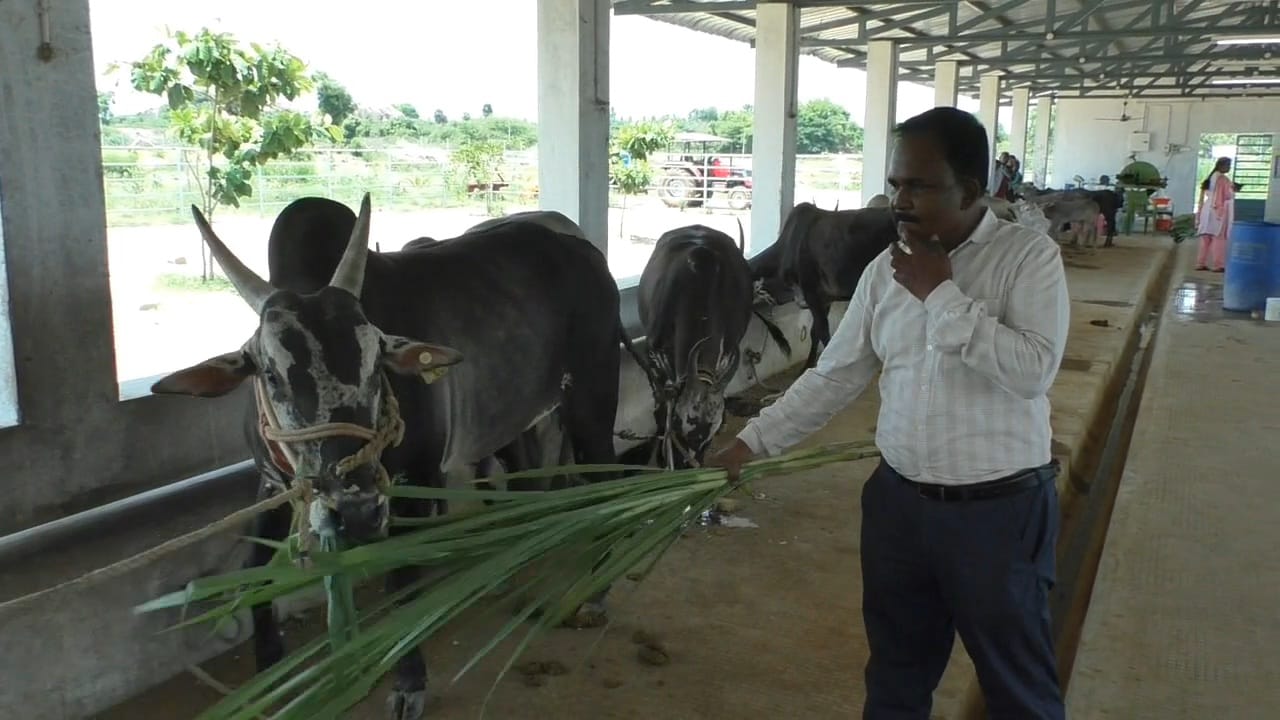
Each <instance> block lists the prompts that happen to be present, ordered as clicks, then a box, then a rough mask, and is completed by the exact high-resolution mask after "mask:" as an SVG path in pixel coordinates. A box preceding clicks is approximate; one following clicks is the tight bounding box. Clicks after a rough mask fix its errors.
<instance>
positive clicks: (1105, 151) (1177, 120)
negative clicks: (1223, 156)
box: [1052, 98, 1280, 214]
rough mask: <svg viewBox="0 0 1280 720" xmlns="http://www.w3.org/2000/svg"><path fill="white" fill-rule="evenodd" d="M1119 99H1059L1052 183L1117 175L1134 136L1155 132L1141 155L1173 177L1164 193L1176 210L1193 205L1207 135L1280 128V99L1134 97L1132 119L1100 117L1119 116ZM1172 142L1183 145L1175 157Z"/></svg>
mask: <svg viewBox="0 0 1280 720" xmlns="http://www.w3.org/2000/svg"><path fill="white" fill-rule="evenodd" d="M1122 103H1123V101H1122V100H1120V99H1110V98H1108V99H1090V98H1080V99H1072V98H1063V99H1059V100H1058V103H1057V104H1058V117H1057V120H1056V122H1055V123H1054V137H1053V140H1052V145H1053V150H1052V152H1053V183H1054V185H1056V186H1058V187H1061V186H1062V185H1063V184H1064V183H1068V182H1071V178H1072V177H1073V176H1075V175H1082V176H1084V177H1086V178H1096V177H1098V176H1099V175H1103V174H1105V175H1109V176H1111V177H1112V178H1114V177H1115V176H1116V173H1118V172H1120V170H1121V169H1122V168H1123V167H1124V166H1125V165H1126V164H1127V163H1128V157H1129V150H1128V148H1129V144H1128V137H1129V134H1130V133H1132V132H1135V131H1142V132H1148V133H1151V152H1145V153H1138V159H1139V160H1144V161H1146V162H1149V163H1151V164H1152V165H1155V166H1156V167H1157V168H1159V169H1160V171H1161V174H1162V175H1164V176H1165V177H1168V178H1169V187H1168V188H1167V189H1166V190H1165V194H1166V195H1168V196H1169V197H1171V198H1173V203H1174V211H1175V212H1177V213H1179V214H1181V213H1185V212H1191V210H1192V208H1193V207H1194V204H1193V203H1194V200H1195V186H1196V183H1197V182H1198V181H1199V180H1200V179H1201V178H1196V177H1195V175H1196V153H1197V152H1198V150H1199V146H1200V136H1201V135H1202V134H1204V133H1211V132H1223V133H1233V132H1234V133H1256V132H1275V131H1277V130H1280V99H1262V98H1211V99H1204V100H1181V99H1165V98H1153V99H1151V100H1149V101H1143V100H1141V99H1135V100H1130V101H1129V107H1128V113H1129V115H1130V116H1131V117H1133V118H1135V119H1133V120H1130V121H1128V122H1116V121H1114V120H1098V119H1097V118H1104V117H1119V116H1120V112H1121V110H1122ZM1169 143H1174V144H1177V145H1181V146H1183V149H1182V150H1181V151H1180V152H1178V153H1175V154H1173V155H1170V154H1168V153H1167V152H1166V150H1165V148H1166V146H1167V145H1168V144H1169Z"/></svg>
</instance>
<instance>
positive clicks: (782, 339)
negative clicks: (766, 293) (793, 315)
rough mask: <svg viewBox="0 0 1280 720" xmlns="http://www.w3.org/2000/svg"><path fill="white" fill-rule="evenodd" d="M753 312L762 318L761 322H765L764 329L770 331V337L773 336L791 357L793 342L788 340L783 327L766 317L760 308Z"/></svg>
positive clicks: (779, 346)
mask: <svg viewBox="0 0 1280 720" xmlns="http://www.w3.org/2000/svg"><path fill="white" fill-rule="evenodd" d="M751 312H753V313H755V316H756V317H758V318H760V322H762V323H764V329H765V330H768V331H769V337H771V338H773V341H774V342H775V343H777V344H778V348H779V349H780V350H782V352H783V353H785V354H786V356H787V357H791V343H790V342H788V341H787V336H786V335H785V334H783V332H782V328H780V327H778V326H777V325H776V324H775V323H774V322H773V321H772V320H770V319H769V318H767V317H765V316H764V313H762V312H760V311H759V310H754V309H753V310H752V311H751Z"/></svg>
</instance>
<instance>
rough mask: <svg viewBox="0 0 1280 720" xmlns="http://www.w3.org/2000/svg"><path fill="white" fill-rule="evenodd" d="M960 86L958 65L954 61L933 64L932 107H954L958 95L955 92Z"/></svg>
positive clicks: (941, 61)
mask: <svg viewBox="0 0 1280 720" xmlns="http://www.w3.org/2000/svg"><path fill="white" fill-rule="evenodd" d="M959 84H960V63H958V62H956V61H955V60H940V61H938V62H936V63H934V64H933V106H934V107H955V106H956V100H957V99H958V97H959V94H958V93H957V91H956V88H957V86H958V85H959Z"/></svg>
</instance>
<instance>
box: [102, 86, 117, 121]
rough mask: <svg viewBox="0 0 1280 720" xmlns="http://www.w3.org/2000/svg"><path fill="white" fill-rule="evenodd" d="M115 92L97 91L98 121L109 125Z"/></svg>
mask: <svg viewBox="0 0 1280 720" xmlns="http://www.w3.org/2000/svg"><path fill="white" fill-rule="evenodd" d="M115 99H116V94H115V93H113V92H100V93H98V121H99V122H101V123H102V124H103V125H110V124H111V119H112V118H113V117H114V115H113V114H112V112H111V106H112V105H113V104H114V103H115Z"/></svg>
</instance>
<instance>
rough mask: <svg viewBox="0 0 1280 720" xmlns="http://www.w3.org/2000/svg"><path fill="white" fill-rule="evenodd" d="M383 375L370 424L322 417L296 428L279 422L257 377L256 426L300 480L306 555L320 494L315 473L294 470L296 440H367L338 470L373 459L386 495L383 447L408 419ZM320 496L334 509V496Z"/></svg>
mask: <svg viewBox="0 0 1280 720" xmlns="http://www.w3.org/2000/svg"><path fill="white" fill-rule="evenodd" d="M380 377H381V381H382V404H381V407H380V408H379V410H380V411H379V413H378V419H377V421H376V426H375V427H373V428H368V427H365V426H363V425H357V424H355V423H345V422H336V423H320V424H318V425H311V426H310V427H305V428H299V429H296V430H290V429H286V428H282V427H280V420H279V418H278V417H276V413H275V408H273V407H272V406H271V402H270V400H269V399H268V397H269V396H268V394H267V387H266V382H265V381H264V380H263V379H262V377H261V376H258V377H257V378H256V379H255V382H254V386H253V387H254V395H255V399H256V401H257V404H258V415H259V424H258V431H259V432H260V433H261V435H262V438H263V440H264V441H265V442H266V444H267V448H268V450H269V452H270V454H271V459H272V462H273V463H274V464H275V465H276V468H277V469H278V470H280V472H281V473H283V474H284V475H286V476H293V477H294V481H295V483H297V484H299V485H300V486H301V492H300V493H299V497H298V498H297V499H296V500H295V501H294V502H293V505H294V511H295V517H297V518H298V519H299V522H300V527H299V541H300V543H301V544H302V548H303V555H304V556H305V554H306V552H307V549H308V548H309V547H310V543H311V533H310V526H311V525H312V521H311V512H310V510H311V507H310V506H311V504H312V502H313V501H314V500H316V499H317V498H316V497H315V493H314V487H313V480H314V478H312V477H310V476H297V475H296V472H297V468H298V455H297V447H296V445H297V444H298V443H302V442H309V441H314V440H322V439H324V438H331V437H353V438H358V439H360V440H363V441H364V445H362V446H361V447H360V449H359V450H357V451H355V452H354V453H352V454H351V455H348V456H347V457H344V458H342V459H341V460H339V461H338V462H337V464H336V465H335V467H334V470H335V471H336V472H337V474H338V475H339V476H342V475H346V474H347V473H349V472H351V471H352V470H355V469H356V468H358V467H360V466H362V465H372V466H373V469H374V477H375V479H374V482H375V483H376V485H377V489H378V492H379V493H381V494H383V495H386V494H387V493H388V492H389V491H390V489H391V476H390V475H389V474H388V473H387V468H386V467H385V466H384V465H383V464H382V460H381V458H382V452H383V451H384V450H386V449H387V448H388V447H396V446H398V445H399V444H400V442H401V441H402V440H404V419H403V418H402V417H401V416H400V401H399V400H398V399H397V398H396V394H395V391H394V390H392V388H391V381H390V380H389V379H388V378H387V375H386V373H385V372H384V373H381V375H380ZM281 489H283V488H281ZM319 499H320V501H321V502H322V503H323V504H324V505H325V506H327V507H329V508H330V509H336V503H334V501H333V499H332V498H327V497H325V498H319Z"/></svg>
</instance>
